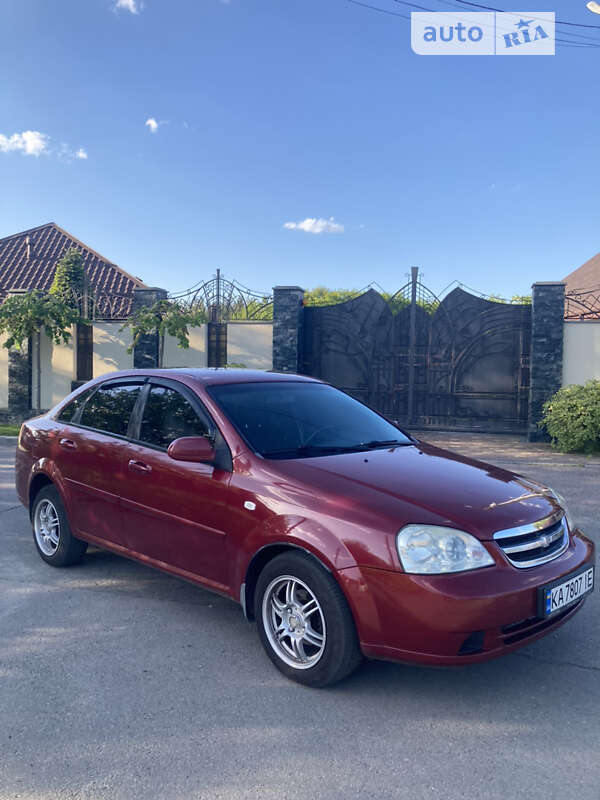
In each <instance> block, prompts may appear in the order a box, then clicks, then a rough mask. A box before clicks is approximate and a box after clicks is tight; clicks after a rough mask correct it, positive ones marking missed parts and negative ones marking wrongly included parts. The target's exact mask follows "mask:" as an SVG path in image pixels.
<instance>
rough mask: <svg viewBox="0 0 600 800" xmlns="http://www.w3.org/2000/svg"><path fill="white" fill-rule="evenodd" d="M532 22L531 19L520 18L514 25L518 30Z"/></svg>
mask: <svg viewBox="0 0 600 800" xmlns="http://www.w3.org/2000/svg"><path fill="white" fill-rule="evenodd" d="M532 22H533V20H532V19H520V20H519V21H518V22H516V23H515V25H516V26H517V28H518V29H519V30H523V28H528V27H529V26H530V25H531V23H532Z"/></svg>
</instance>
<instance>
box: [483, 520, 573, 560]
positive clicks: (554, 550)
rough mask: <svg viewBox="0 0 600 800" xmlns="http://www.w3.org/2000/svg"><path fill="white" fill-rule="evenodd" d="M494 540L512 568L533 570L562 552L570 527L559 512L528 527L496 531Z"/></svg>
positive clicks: (567, 542)
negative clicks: (532, 568)
mask: <svg viewBox="0 0 600 800" xmlns="http://www.w3.org/2000/svg"><path fill="white" fill-rule="evenodd" d="M494 541H495V542H496V543H497V545H498V546H499V547H500V549H501V550H502V552H503V553H504V555H505V556H506V558H507V559H508V560H509V561H510V563H511V564H512V565H513V566H515V567H519V569H524V568H525V567H536V566H537V565H538V564H545V563H546V562H547V561H552V559H553V558H556V557H557V556H559V555H560V554H561V553H564V551H565V550H566V549H567V547H568V545H569V528H568V526H567V521H566V519H565V517H564V515H563V513H562V511H559V512H557V513H556V514H552V516H550V517H546V519H540V520H538V521H537V522H532V523H531V524H530V525H521V526H520V527H519V528H507V529H506V530H503V531H497V532H496V533H495V534H494Z"/></svg>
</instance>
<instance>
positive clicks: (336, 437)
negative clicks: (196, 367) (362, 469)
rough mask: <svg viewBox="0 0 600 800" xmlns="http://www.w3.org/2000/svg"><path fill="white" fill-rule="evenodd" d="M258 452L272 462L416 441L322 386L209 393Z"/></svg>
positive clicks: (257, 386) (232, 387) (239, 387)
mask: <svg viewBox="0 0 600 800" xmlns="http://www.w3.org/2000/svg"><path fill="white" fill-rule="evenodd" d="M208 391H209V392H210V394H211V395H212V396H213V397H214V398H215V400H216V401H217V402H218V403H219V405H220V406H221V408H222V409H223V411H224V412H225V413H226V414H227V416H228V417H229V419H230V420H231V421H232V422H233V424H234V425H235V426H236V428H237V429H238V430H239V431H240V433H241V434H242V435H243V436H244V438H245V439H246V440H247V441H248V443H249V445H250V446H251V447H252V449H253V450H254V451H255V452H257V453H261V455H264V456H267V457H271V458H300V457H309V456H316V455H331V454H332V453H340V452H348V451H352V450H368V449H370V448H375V447H382V446H385V445H386V444H390V443H394V444H398V445H402V444H411V440H410V439H409V438H408V437H407V436H405V435H404V434H403V433H402V432H401V431H399V430H398V428H395V427H394V426H393V425H391V424H390V423H389V422H386V420H385V419H383V418H382V417H380V416H379V415H378V414H376V413H375V412H374V411H371V409H370V408H367V407H366V406H363V405H362V404H361V403H359V402H358V401H356V400H354V399H353V398H352V397H349V396H348V395H347V394H344V393H343V392H340V391H338V390H337V389H334V388H333V387H332V386H327V385H325V384H322V383H300V382H292V381H290V382H289V383H288V382H285V383H284V382H281V383H280V382H273V383H245V384H244V383H238V384H229V385H224V386H211V387H210V388H209V390H208Z"/></svg>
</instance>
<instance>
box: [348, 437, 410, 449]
mask: <svg viewBox="0 0 600 800" xmlns="http://www.w3.org/2000/svg"><path fill="white" fill-rule="evenodd" d="M412 444H413V442H410V441H407V442H404V441H401V440H400V439H372V440H371V441H370V442H359V444H357V445H356V447H357V448H360V449H361V450H374V449H375V448H376V447H408V446H410V445H412Z"/></svg>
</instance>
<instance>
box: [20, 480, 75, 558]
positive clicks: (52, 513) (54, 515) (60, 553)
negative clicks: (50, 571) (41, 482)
mask: <svg viewBox="0 0 600 800" xmlns="http://www.w3.org/2000/svg"><path fill="white" fill-rule="evenodd" d="M31 523H32V526H33V541H34V542H35V546H36V548H37V551H38V553H39V555H40V557H41V558H43V559H44V561H45V562H46V563H47V564H51V565H52V566H53V567H68V566H70V565H71V564H77V562H79V561H81V559H82V558H83V555H84V553H85V551H86V550H87V542H82V541H81V539H76V538H75V537H74V536H73V534H72V533H71V527H70V525H69V520H68V519H67V512H66V511H65V507H64V504H63V501H62V500H61V497H60V495H59V493H58V491H57V489H56V487H55V486H51V485H47V486H44V487H43V488H42V489H40V491H39V492H38V493H37V495H36V496H35V500H34V501H33V504H32V507H31Z"/></svg>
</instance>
